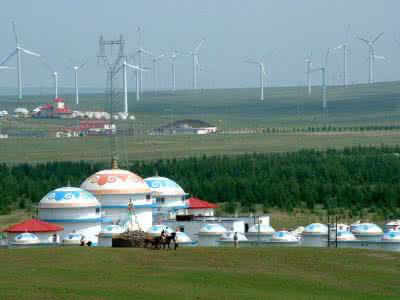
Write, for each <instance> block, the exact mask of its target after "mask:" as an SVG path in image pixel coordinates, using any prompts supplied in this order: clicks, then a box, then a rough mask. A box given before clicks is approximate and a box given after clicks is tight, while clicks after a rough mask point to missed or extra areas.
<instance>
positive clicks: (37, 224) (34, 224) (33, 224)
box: [4, 219, 64, 232]
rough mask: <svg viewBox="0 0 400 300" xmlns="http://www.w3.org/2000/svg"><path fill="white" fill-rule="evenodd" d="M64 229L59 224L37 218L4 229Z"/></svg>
mask: <svg viewBox="0 0 400 300" xmlns="http://www.w3.org/2000/svg"><path fill="white" fill-rule="evenodd" d="M63 229H64V228H62V227H60V226H58V225H54V224H50V223H47V222H43V221H40V220H37V219H30V220H26V221H25V222H22V223H20V224H15V225H12V226H10V227H8V228H7V229H6V230H4V232H54V231H60V230H63Z"/></svg>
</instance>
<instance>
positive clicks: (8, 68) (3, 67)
mask: <svg viewBox="0 0 400 300" xmlns="http://www.w3.org/2000/svg"><path fill="white" fill-rule="evenodd" d="M10 69H15V68H14V67H6V66H0V70H10Z"/></svg>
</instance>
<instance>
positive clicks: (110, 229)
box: [98, 224, 125, 247]
mask: <svg viewBox="0 0 400 300" xmlns="http://www.w3.org/2000/svg"><path fill="white" fill-rule="evenodd" d="M124 231H125V229H124V228H123V227H121V226H119V225H115V224H114V225H107V226H104V227H102V228H101V231H100V233H99V242H98V246H99V247H112V238H113V237H115V236H117V235H119V234H121V233H123V232H124Z"/></svg>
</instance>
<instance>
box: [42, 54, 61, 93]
mask: <svg viewBox="0 0 400 300" xmlns="http://www.w3.org/2000/svg"><path fill="white" fill-rule="evenodd" d="M43 64H44V65H45V66H46V67H47V68H48V69H49V70H50V71H51V76H52V77H53V86H54V98H58V76H59V74H58V72H57V71H56V70H55V69H54V68H52V67H51V66H50V65H49V64H48V63H46V62H45V61H44V60H43Z"/></svg>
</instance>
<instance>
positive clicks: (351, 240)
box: [332, 230, 361, 248]
mask: <svg viewBox="0 0 400 300" xmlns="http://www.w3.org/2000/svg"><path fill="white" fill-rule="evenodd" d="M332 237H333V238H335V236H334V235H332ZM332 242H335V241H332ZM360 243H361V242H360V241H359V240H357V238H356V236H355V235H354V234H353V233H351V232H350V231H348V230H338V232H337V245H338V248H360V247H361V244H360Z"/></svg>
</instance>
